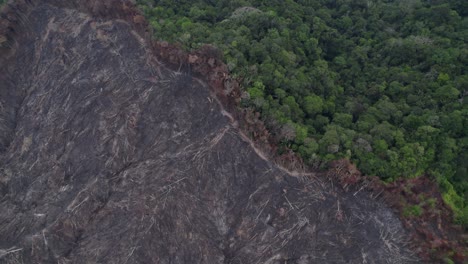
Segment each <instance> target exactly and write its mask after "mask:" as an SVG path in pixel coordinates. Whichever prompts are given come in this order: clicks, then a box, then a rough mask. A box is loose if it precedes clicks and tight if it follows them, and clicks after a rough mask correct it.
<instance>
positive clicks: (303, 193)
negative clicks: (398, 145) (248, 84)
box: [0, 0, 420, 264]
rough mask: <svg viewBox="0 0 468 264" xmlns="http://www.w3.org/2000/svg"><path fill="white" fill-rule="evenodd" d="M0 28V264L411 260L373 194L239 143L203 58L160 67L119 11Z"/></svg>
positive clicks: (135, 22) (41, 12)
mask: <svg viewBox="0 0 468 264" xmlns="http://www.w3.org/2000/svg"><path fill="white" fill-rule="evenodd" d="M2 18H3V19H2V21H1V23H0V36H1V37H2V38H0V39H4V41H3V42H2V43H1V47H0V63H1V64H0V65H1V66H0V106H1V107H0V109H1V111H0V131H1V133H0V212H1V214H0V262H1V263H278V264H279V263H298V264H304V263H412V262H415V263H417V262H419V261H420V260H419V259H418V258H417V257H416V256H415V255H414V253H413V252H412V251H411V249H410V248H409V247H408V246H407V242H408V237H409V236H408V235H407V233H406V231H405V229H404V228H403V225H402V223H401V222H400V220H399V218H398V216H397V215H396V214H395V213H394V212H393V211H392V210H391V209H389V208H388V207H387V206H386V205H385V204H384V203H383V202H382V201H381V200H380V199H379V198H376V195H374V194H373V193H371V192H369V191H367V190H366V189H364V188H358V187H356V186H357V185H349V186H344V185H342V184H340V182H339V181H338V180H336V179H333V177H329V178H325V177H319V176H318V175H317V174H316V173H313V172H310V173H301V171H300V170H299V169H300V166H298V165H297V163H296V165H294V166H292V165H289V166H286V165H284V166H279V165H278V164H277V162H271V161H270V157H271V155H269V153H267V152H266V150H268V148H267V147H261V148H260V147H257V146H258V144H254V143H253V142H252V141H251V140H250V139H249V138H250V137H248V136H246V135H245V134H244V133H243V132H241V129H239V127H240V126H244V125H243V124H245V123H249V122H250V121H248V120H247V121H246V120H240V119H238V114H236V113H234V112H232V111H231V110H232V107H233V106H232V105H233V104H234V103H232V100H231V99H229V98H228V97H229V96H232V97H235V96H234V95H233V93H232V92H233V91H236V87H235V84H234V82H232V83H230V82H231V81H232V80H229V78H228V77H227V76H225V71H224V70H223V69H224V68H223V67H224V66H223V65H222V64H221V63H220V62H219V61H218V60H216V59H215V57H216V56H211V57H210V56H205V55H206V54H209V53H210V52H215V50H212V49H210V48H209V47H207V48H205V50H202V51H200V52H201V53H200V56H201V57H197V58H196V57H194V56H195V55H197V54H192V57H191V58H190V57H188V55H187V57H186V58H185V59H187V60H189V59H191V60H192V63H188V64H187V63H185V64H184V63H181V62H183V61H182V60H179V61H177V60H178V58H177V56H179V57H180V58H182V57H184V56H186V54H185V55H184V53H183V52H181V51H180V52H179V53H178V54H175V55H174V54H172V55H174V57H173V60H171V59H167V60H164V61H165V62H163V60H161V58H160V57H159V59H158V56H161V55H164V54H169V53H164V52H165V51H164V49H163V48H164V47H163V46H164V45H166V44H163V43H152V42H151V41H150V39H149V37H150V34H149V33H148V31H147V30H146V29H147V27H146V22H145V21H144V19H143V18H142V17H141V16H140V15H139V14H138V12H137V11H136V10H135V9H134V8H133V6H132V4H131V3H130V2H127V1H117V0H106V1H91V0H89V1H85V0H83V1H79V0H73V1H72V0H70V1H59V0H42V1H39V0H36V1H20V0H18V1H17V2H16V4H15V5H12V6H10V7H9V8H8V10H4V12H3V15H2ZM203 54H205V55H203ZM176 55H177V56H176ZM202 55H203V56H202ZM214 55H215V54H214ZM180 58H179V59H180ZM197 61H198V62H197ZM201 62H203V63H201ZM177 63H178V64H179V65H178V66H179V68H177ZM205 63H206V64H205ZM189 64H190V65H191V66H190V67H188V66H189ZM171 65H172V66H171ZM197 67H202V68H197ZM203 67H206V69H205V68H203ZM203 69H205V70H206V72H207V73H209V74H207V75H204V76H203V73H204V70H203ZM193 73H197V74H196V75H192V74H193ZM216 76H218V78H216ZM220 86H223V87H224V88H225V90H222V91H221V90H219V89H218V90H217V89H216V87H220ZM210 87H211V89H210ZM234 93H235V92H234ZM230 102H231V103H230ZM234 102H235V100H234ZM261 134H262V133H259V134H258V135H257V136H256V137H257V138H261ZM288 164H295V162H293V158H291V162H289V163H288ZM292 167H294V169H295V170H294V171H292V170H291V168H292ZM291 171H292V172H291Z"/></svg>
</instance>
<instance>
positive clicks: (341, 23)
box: [138, 0, 468, 225]
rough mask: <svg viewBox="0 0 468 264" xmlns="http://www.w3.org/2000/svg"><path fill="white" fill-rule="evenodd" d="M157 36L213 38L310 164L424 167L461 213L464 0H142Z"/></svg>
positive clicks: (400, 172)
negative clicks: (348, 161)
mask: <svg viewBox="0 0 468 264" xmlns="http://www.w3.org/2000/svg"><path fill="white" fill-rule="evenodd" d="M138 2H139V5H140V7H141V9H142V10H143V11H144V13H145V14H146V16H147V17H149V18H150V24H151V26H152V27H153V28H154V33H155V37H157V38H159V39H161V40H166V41H170V42H178V43H180V44H182V45H183V46H184V48H186V49H195V48H198V47H200V46H201V45H202V44H205V43H208V44H213V45H215V46H217V47H218V48H219V49H220V50H221V51H222V52H223V54H224V60H225V62H226V64H227V65H228V67H229V69H230V71H231V72H232V74H233V75H234V76H238V77H242V78H243V87H244V88H245V91H246V92H247V93H248V95H249V98H248V100H246V101H245V102H244V103H245V105H246V106H249V107H254V108H255V109H256V110H257V111H259V112H260V113H261V117H262V119H263V120H264V121H265V123H266V124H267V125H268V126H269V128H270V130H271V132H272V133H275V134H276V135H278V136H280V137H281V138H282V139H283V140H282V144H283V145H284V146H287V147H290V148H292V149H293V150H294V151H297V152H298V153H299V154H300V155H301V156H302V157H303V159H304V160H305V161H306V162H308V163H309V164H319V163H323V161H329V160H333V159H337V158H342V157H346V158H349V159H351V160H353V161H354V162H355V163H356V164H357V165H358V167H359V169H360V170H361V171H362V172H364V173H365V174H367V175H377V176H379V177H381V178H382V179H383V180H385V181H392V180H394V179H396V178H398V177H416V176H419V175H421V174H424V173H427V174H429V175H431V176H432V177H434V179H436V180H437V181H438V183H439V184H440V186H441V188H442V191H443V196H444V200H445V201H446V203H447V204H449V205H450V206H451V207H452V209H453V210H454V212H455V213H456V218H457V219H456V220H457V221H458V222H460V223H464V224H465V225H466V224H467V223H468V207H467V203H468V202H467V198H468V172H467V170H468V151H467V149H468V98H467V95H468V74H467V71H468V44H467V39H468V18H467V12H468V1H464V0H450V1H441V0H400V1H390V0H317V1H310V0H297V1H292V0H286V1H284V0H281V1H279V0H268V1H266V0H220V1H213V0H197V1H195V0H178V1H174V0H161V1H158V0H140V1H138Z"/></svg>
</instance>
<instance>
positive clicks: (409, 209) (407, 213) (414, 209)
mask: <svg viewBox="0 0 468 264" xmlns="http://www.w3.org/2000/svg"><path fill="white" fill-rule="evenodd" d="M423 212H424V211H423V209H422V208H421V206H419V205H409V206H406V207H405V208H404V209H403V216H404V217H411V216H416V217H417V216H421V215H422V214H423Z"/></svg>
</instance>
